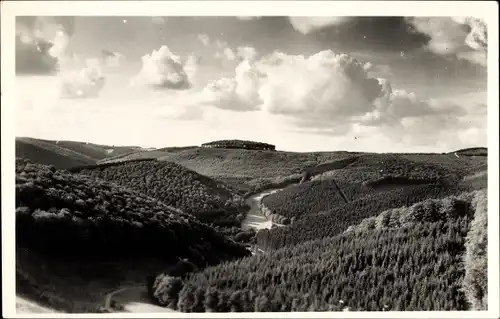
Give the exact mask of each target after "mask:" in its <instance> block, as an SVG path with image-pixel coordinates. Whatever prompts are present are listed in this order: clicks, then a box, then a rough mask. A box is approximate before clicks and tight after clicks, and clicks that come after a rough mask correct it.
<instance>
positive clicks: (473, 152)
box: [451, 147, 488, 156]
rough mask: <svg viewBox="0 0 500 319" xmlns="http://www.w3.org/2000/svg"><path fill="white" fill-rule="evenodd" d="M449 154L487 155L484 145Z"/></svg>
mask: <svg viewBox="0 0 500 319" xmlns="http://www.w3.org/2000/svg"><path fill="white" fill-rule="evenodd" d="M451 154H457V155H463V156H488V149H487V148H486V147H471V148H464V149H461V150H457V151H455V152H451Z"/></svg>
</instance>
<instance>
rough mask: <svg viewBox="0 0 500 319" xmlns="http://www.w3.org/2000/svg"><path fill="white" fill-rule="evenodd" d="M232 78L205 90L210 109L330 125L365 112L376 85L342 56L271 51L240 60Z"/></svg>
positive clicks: (361, 67)
mask: <svg viewBox="0 0 500 319" xmlns="http://www.w3.org/2000/svg"><path fill="white" fill-rule="evenodd" d="M235 71H236V72H235V73H236V75H235V77H234V78H225V79H221V80H219V81H215V82H213V83H212V84H210V85H209V86H208V87H207V94H208V93H212V94H214V96H215V98H212V99H208V100H209V101H210V103H212V104H213V105H215V106H216V107H219V108H223V109H234V110H238V111H248V110H258V109H261V110H264V111H266V112H269V113H271V114H281V115H285V116H290V117H299V118H301V119H303V120H309V121H311V120H321V121H332V120H335V119H339V120H340V119H341V118H345V117H348V116H351V115H355V114H364V113H366V112H368V111H371V110H372V108H373V106H372V102H373V100H374V99H375V98H376V97H377V96H378V95H379V93H380V90H381V87H380V85H379V83H378V81H377V80H376V79H373V78H369V77H368V75H367V73H366V71H365V70H364V65H363V64H362V63H360V62H359V61H357V60H356V59H353V58H351V57H349V56H348V55H345V54H335V53H334V52H332V51H322V52H319V53H317V54H315V55H312V56H310V57H307V58H306V57H304V56H301V55H287V54H285V53H281V52H275V53H273V54H271V55H268V56H266V57H263V58H262V59H260V60H258V61H255V62H252V61H249V60H245V61H243V62H241V63H240V64H239V65H238V66H237V68H236V70H235Z"/></svg>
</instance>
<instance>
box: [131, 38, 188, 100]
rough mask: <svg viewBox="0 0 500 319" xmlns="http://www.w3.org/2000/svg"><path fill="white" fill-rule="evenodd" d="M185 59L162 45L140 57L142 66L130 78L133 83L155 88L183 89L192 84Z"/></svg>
mask: <svg viewBox="0 0 500 319" xmlns="http://www.w3.org/2000/svg"><path fill="white" fill-rule="evenodd" d="M185 63H186V62H185V61H182V59H181V57H180V56H178V55H175V54H174V53H172V51H170V49H169V48H168V47H167V46H166V45H163V46H162V47H160V48H159V49H158V50H153V52H152V53H151V54H146V55H144V56H143V57H142V67H141V70H140V71H139V73H138V74H137V75H136V76H135V77H134V78H133V79H132V84H133V85H142V86H146V87H150V88H155V89H170V90H185V89H189V88H191V86H192V84H191V81H190V78H189V77H188V74H187V73H186V70H185Z"/></svg>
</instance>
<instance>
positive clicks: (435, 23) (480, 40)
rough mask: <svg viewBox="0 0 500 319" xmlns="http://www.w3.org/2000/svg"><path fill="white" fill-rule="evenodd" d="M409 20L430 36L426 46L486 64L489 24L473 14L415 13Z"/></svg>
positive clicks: (435, 51) (442, 53) (442, 52)
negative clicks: (421, 15)
mask: <svg viewBox="0 0 500 319" xmlns="http://www.w3.org/2000/svg"><path fill="white" fill-rule="evenodd" d="M407 20H408V21H409V22H410V23H411V24H412V25H413V26H414V27H415V29H416V30H417V31H419V32H421V33H424V34H426V35H428V36H429V37H430V40H429V43H428V44H427V49H428V50H429V51H431V52H434V53H436V54H440V55H454V56H457V57H458V58H460V59H465V60H468V61H470V62H472V63H477V64H480V65H483V66H486V55H487V53H486V52H487V48H488V44H487V42H488V39H487V27H486V24H485V22H484V21H482V20H481V19H478V18H473V17H412V18H407Z"/></svg>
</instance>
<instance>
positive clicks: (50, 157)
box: [16, 138, 95, 169]
mask: <svg viewBox="0 0 500 319" xmlns="http://www.w3.org/2000/svg"><path fill="white" fill-rule="evenodd" d="M16 156H17V157H22V158H27V159H29V160H31V161H33V162H35V163H39V164H45V165H52V166H54V167H56V168H58V169H67V168H70V167H75V166H81V165H91V164H94V163H95V160H93V159H92V158H90V157H88V156H84V155H82V154H80V153H77V152H74V151H71V150H68V149H65V148H62V147H59V146H58V145H55V144H53V143H49V142H45V141H42V140H35V139H30V138H16Z"/></svg>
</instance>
